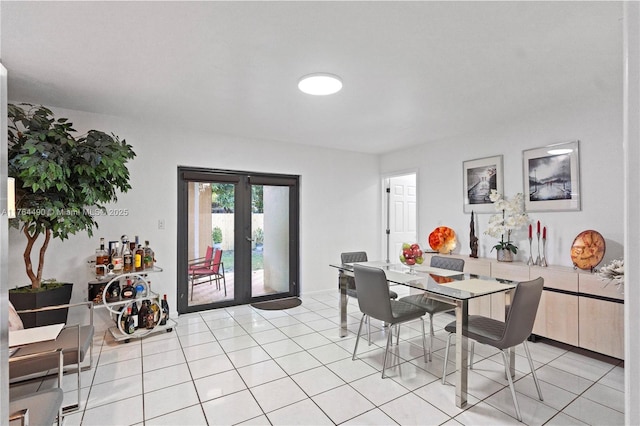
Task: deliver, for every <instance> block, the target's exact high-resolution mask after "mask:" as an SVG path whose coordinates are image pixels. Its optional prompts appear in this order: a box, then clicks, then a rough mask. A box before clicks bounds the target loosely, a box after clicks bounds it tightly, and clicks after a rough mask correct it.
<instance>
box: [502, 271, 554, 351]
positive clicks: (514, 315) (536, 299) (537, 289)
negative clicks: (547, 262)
mask: <svg viewBox="0 0 640 426" xmlns="http://www.w3.org/2000/svg"><path fill="white" fill-rule="evenodd" d="M543 286H544V279H543V278H542V277H538V278H536V279H535V280H531V281H523V282H521V283H519V284H518V285H517V286H516V289H515V291H514V295H513V299H512V301H511V307H510V308H509V313H508V314H507V320H506V323H505V330H504V335H503V336H502V340H500V342H498V345H497V347H498V348H499V349H506V348H510V347H512V346H516V345H519V344H520V343H522V342H524V340H525V339H527V338H528V337H529V336H530V335H531V331H532V330H533V323H534V322H535V321H536V314H537V312H538V305H539V304H540V297H541V296H542V288H543Z"/></svg>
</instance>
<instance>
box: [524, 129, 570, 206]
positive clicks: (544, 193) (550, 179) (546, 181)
mask: <svg viewBox="0 0 640 426" xmlns="http://www.w3.org/2000/svg"><path fill="white" fill-rule="evenodd" d="M579 145H580V144H579V141H571V142H564V143H558V144H554V145H549V146H545V147H542V148H534V149H528V150H525V151H522V161H523V166H524V207H525V210H526V211H527V212H548V211H577V210H580V157H579Z"/></svg>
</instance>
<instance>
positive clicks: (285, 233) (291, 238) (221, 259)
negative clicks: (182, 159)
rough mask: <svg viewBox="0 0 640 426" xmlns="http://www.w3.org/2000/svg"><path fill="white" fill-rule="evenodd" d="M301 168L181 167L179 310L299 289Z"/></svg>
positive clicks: (285, 294) (284, 294)
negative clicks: (291, 172) (287, 171)
mask: <svg viewBox="0 0 640 426" xmlns="http://www.w3.org/2000/svg"><path fill="white" fill-rule="evenodd" d="M298 180H299V178H298V177H297V176H286V175H273V174H256V173H246V172H235V171H220V170H207V169H195V168H187V167H180V168H179V169H178V222H179V223H178V228H179V232H178V311H179V312H180V313H185V312H194V311H199V310H204V309H211V308H215V307H221V306H229V305H237V304H244V303H251V302H256V301H262V300H270V299H277V298H282V297H291V296H297V295H299V289H298Z"/></svg>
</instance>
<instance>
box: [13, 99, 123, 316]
mask: <svg viewBox="0 0 640 426" xmlns="http://www.w3.org/2000/svg"><path fill="white" fill-rule="evenodd" d="M8 113H9V120H8V162H9V165H8V170H9V173H8V174H9V176H10V177H13V178H15V188H16V194H15V200H16V215H15V216H16V217H15V219H11V220H10V224H11V226H13V227H15V228H18V229H20V231H21V232H22V233H23V234H24V235H25V237H26V240H27V244H26V248H25V250H24V254H23V258H24V266H25V270H26V273H27V276H28V277H29V280H30V281H31V284H30V285H27V286H24V287H17V288H15V289H12V290H10V291H9V299H10V300H11V302H12V303H13V304H14V306H15V307H16V309H18V310H20V309H32V308H36V307H41V306H49V305H55V304H64V303H69V301H70V299H71V289H72V284H68V285H63V284H62V283H58V282H55V280H54V282H43V280H42V272H43V268H44V258H45V253H46V250H47V247H48V245H49V241H50V240H51V238H59V239H60V240H65V239H67V238H68V237H69V235H74V234H76V233H77V232H80V231H86V232H87V234H88V235H89V236H92V235H93V228H94V227H95V228H97V227H98V224H97V223H96V221H95V219H94V216H96V215H98V214H100V213H101V212H105V207H104V205H105V204H106V203H110V202H114V201H117V196H116V191H117V190H119V191H122V192H127V190H129V189H130V188H131V186H130V185H129V170H128V169H127V166H126V164H127V161H128V160H130V159H133V158H134V157H135V153H134V152H133V150H132V147H131V146H130V145H128V144H127V143H126V141H125V140H122V141H120V139H119V138H118V137H117V136H116V135H108V134H106V133H104V132H101V131H98V130H89V132H87V133H86V134H84V135H77V132H76V130H74V129H73V125H72V123H71V122H69V121H68V119H67V118H59V119H56V118H55V117H54V116H53V113H52V112H51V110H49V109H48V108H45V107H44V106H34V105H31V104H19V105H13V104H9V105H8ZM41 235H42V236H43V239H44V240H43V242H42V245H41V246H40V249H39V256H38V265H37V269H35V270H34V265H33V264H32V260H31V252H32V250H33V248H34V246H35V244H36V241H37V240H38V239H39V237H40V236H41ZM51 291H53V292H54V294H55V293H57V292H63V293H65V295H63V296H62V298H59V297H56V296H54V297H53V299H51V300H49V301H47V298H48V297H47V295H48V294H49V293H50V292H51ZM56 312H61V310H57V311H51V312H47V313H46V314H55V313H56ZM29 315H30V316H31V318H29ZM29 315H27V316H23V317H22V320H23V322H24V323H25V327H29V326H35V325H46V324H47V323H49V324H51V323H55V322H66V315H67V313H66V312H63V315H64V318H62V320H60V319H52V318H42V317H43V315H42V313H38V314H37V315H38V316H39V317H41V318H38V322H35V321H36V318H35V315H34V314H29ZM47 316H49V315H44V317H47Z"/></svg>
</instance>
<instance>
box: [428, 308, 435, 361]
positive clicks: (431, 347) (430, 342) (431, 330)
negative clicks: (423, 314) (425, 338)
mask: <svg viewBox="0 0 640 426" xmlns="http://www.w3.org/2000/svg"><path fill="white" fill-rule="evenodd" d="M434 334H435V333H434V332H433V314H429V361H432V359H431V353H432V352H433V335H434Z"/></svg>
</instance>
